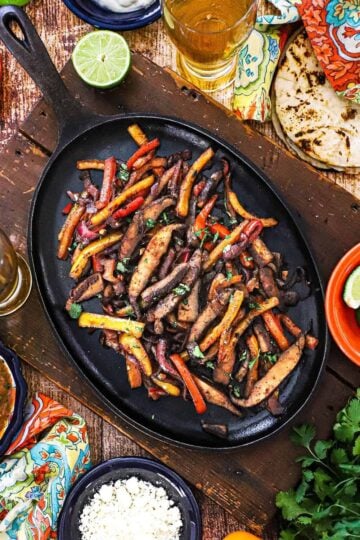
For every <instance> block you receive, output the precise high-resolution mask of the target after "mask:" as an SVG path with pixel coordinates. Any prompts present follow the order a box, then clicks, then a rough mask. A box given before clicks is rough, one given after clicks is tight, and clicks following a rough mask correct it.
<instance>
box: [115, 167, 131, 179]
mask: <svg viewBox="0 0 360 540" xmlns="http://www.w3.org/2000/svg"><path fill="white" fill-rule="evenodd" d="M129 176H130V172H129V171H128V168H127V165H126V163H121V165H120V167H119V172H118V173H117V178H118V179H119V180H121V181H122V182H127V181H128V180H129Z"/></svg>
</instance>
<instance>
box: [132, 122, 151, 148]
mask: <svg viewBox="0 0 360 540" xmlns="http://www.w3.org/2000/svg"><path fill="white" fill-rule="evenodd" d="M127 130H128V133H129V134H130V135H131V137H132V138H133V139H134V141H135V142H136V144H137V145H138V146H141V145H142V144H145V143H147V142H148V138H147V136H146V135H145V133H144V132H143V130H142V129H141V127H140V126H139V125H138V124H131V126H129V127H128V128H127Z"/></svg>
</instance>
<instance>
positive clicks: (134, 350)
mask: <svg viewBox="0 0 360 540" xmlns="http://www.w3.org/2000/svg"><path fill="white" fill-rule="evenodd" d="M128 322H130V321H128ZM132 322H134V321H132ZM137 324H139V323H137ZM119 343H120V345H121V346H122V348H123V349H124V351H125V352H126V353H128V354H131V355H132V356H134V357H135V358H136V360H137V361H138V362H139V364H140V367H141V369H142V370H143V372H144V373H145V375H147V376H148V377H150V375H151V374H152V372H153V369H152V365H151V360H150V358H149V356H148V353H147V352H146V350H145V349H144V347H143V346H142V343H141V341H140V340H139V339H137V338H136V337H135V336H134V335H130V334H121V335H120V337H119Z"/></svg>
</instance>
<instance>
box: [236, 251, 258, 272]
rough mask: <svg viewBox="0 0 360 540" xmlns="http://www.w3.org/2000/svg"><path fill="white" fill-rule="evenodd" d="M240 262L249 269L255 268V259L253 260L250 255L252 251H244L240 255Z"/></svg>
mask: <svg viewBox="0 0 360 540" xmlns="http://www.w3.org/2000/svg"><path fill="white" fill-rule="evenodd" d="M239 259H240V264H241V266H243V267H244V268H248V269H249V270H252V269H253V268H254V266H255V265H254V261H253V260H252V257H250V253H249V252H248V251H242V252H241V253H240V255H239Z"/></svg>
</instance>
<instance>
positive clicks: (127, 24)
mask: <svg viewBox="0 0 360 540" xmlns="http://www.w3.org/2000/svg"><path fill="white" fill-rule="evenodd" d="M64 4H65V5H66V6H67V7H68V8H69V9H70V11H72V12H73V13H75V15H77V16H78V17H79V18H80V19H82V20H83V21H85V22H87V23H89V24H91V25H92V26H95V27H96V28H106V29H108V30H134V29H135V28H141V27H143V26H146V25H148V24H150V23H152V22H154V21H156V20H157V19H159V17H160V15H161V7H160V2H159V0H156V1H155V2H154V3H153V4H152V5H151V6H149V7H147V8H144V9H138V10H136V11H131V12H127V13H115V12H112V11H109V10H107V9H104V8H102V7H100V6H99V5H98V4H96V3H95V2H94V1H89V0H64Z"/></svg>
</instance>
